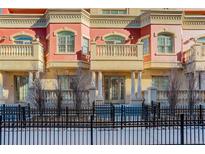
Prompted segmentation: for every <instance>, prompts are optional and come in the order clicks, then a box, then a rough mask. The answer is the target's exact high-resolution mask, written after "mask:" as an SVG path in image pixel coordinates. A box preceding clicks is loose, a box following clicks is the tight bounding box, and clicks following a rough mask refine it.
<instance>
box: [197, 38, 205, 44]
mask: <svg viewBox="0 0 205 154" xmlns="http://www.w3.org/2000/svg"><path fill="white" fill-rule="evenodd" d="M197 42H199V43H205V37H200V38H198V39H197Z"/></svg>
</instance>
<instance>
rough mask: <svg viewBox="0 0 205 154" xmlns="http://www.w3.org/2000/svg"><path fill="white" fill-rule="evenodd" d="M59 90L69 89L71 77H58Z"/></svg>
mask: <svg viewBox="0 0 205 154" xmlns="http://www.w3.org/2000/svg"><path fill="white" fill-rule="evenodd" d="M58 86H59V87H58V88H59V89H61V90H68V89H69V76H67V75H59V76H58Z"/></svg>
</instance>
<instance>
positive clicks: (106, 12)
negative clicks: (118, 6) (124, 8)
mask: <svg viewBox="0 0 205 154" xmlns="http://www.w3.org/2000/svg"><path fill="white" fill-rule="evenodd" d="M102 13H103V14H110V11H109V10H103V11H102Z"/></svg>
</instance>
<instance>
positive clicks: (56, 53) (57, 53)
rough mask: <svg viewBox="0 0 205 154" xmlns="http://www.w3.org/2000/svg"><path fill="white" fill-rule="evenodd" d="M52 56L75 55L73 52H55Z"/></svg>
mask: <svg viewBox="0 0 205 154" xmlns="http://www.w3.org/2000/svg"><path fill="white" fill-rule="evenodd" d="M54 55H76V53H75V52H70V53H59V52H55V53H54Z"/></svg>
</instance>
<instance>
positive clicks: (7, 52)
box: [0, 45, 33, 59]
mask: <svg viewBox="0 0 205 154" xmlns="http://www.w3.org/2000/svg"><path fill="white" fill-rule="evenodd" d="M32 56H33V45H1V46H0V58H1V59H2V58H4V57H32Z"/></svg>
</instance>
